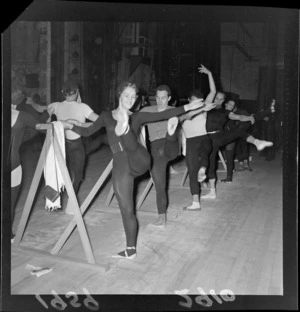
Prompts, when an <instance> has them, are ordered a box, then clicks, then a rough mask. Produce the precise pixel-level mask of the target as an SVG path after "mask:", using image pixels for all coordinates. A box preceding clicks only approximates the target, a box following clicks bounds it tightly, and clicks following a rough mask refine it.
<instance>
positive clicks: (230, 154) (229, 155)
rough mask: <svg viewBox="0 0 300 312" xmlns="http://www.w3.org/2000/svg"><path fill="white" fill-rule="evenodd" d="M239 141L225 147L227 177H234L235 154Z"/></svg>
mask: <svg viewBox="0 0 300 312" xmlns="http://www.w3.org/2000/svg"><path fill="white" fill-rule="evenodd" d="M240 140H241V141H243V142H245V141H244V140H242V139H240ZM236 143H237V141H234V142H231V143H229V144H227V145H226V147H225V156H226V166H227V177H231V178H232V175H233V169H234V154H235V149H236Z"/></svg>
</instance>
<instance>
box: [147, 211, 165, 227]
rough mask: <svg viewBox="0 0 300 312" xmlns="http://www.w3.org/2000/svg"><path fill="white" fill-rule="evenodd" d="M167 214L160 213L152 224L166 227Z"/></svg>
mask: <svg viewBox="0 0 300 312" xmlns="http://www.w3.org/2000/svg"><path fill="white" fill-rule="evenodd" d="M166 222H167V220H166V214H165V213H164V214H159V215H158V218H157V220H156V221H154V222H153V223H151V224H150V225H152V226H156V227H164V226H165V225H166Z"/></svg>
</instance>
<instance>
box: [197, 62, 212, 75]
mask: <svg viewBox="0 0 300 312" xmlns="http://www.w3.org/2000/svg"><path fill="white" fill-rule="evenodd" d="M198 70H199V73H202V74H207V75H208V74H210V70H209V69H207V68H206V67H205V66H203V65H202V64H201V66H200V67H198Z"/></svg>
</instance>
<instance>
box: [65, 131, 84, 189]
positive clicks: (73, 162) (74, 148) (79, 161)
mask: <svg viewBox="0 0 300 312" xmlns="http://www.w3.org/2000/svg"><path fill="white" fill-rule="evenodd" d="M66 162H67V167H68V171H69V174H70V178H71V181H72V184H73V188H74V192H75V194H77V192H78V189H79V185H80V183H81V181H82V179H83V171H84V165H85V150H84V146H83V143H82V139H81V137H80V138H78V139H75V140H66Z"/></svg>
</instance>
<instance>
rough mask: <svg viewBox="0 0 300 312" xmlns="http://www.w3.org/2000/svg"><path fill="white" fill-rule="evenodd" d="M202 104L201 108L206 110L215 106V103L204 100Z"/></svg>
mask: <svg viewBox="0 0 300 312" xmlns="http://www.w3.org/2000/svg"><path fill="white" fill-rule="evenodd" d="M204 104H205V105H204V106H203V110H204V111H206V112H208V111H210V110H211V109H214V108H215V107H216V106H217V104H216V103H210V102H205V103H204Z"/></svg>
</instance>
